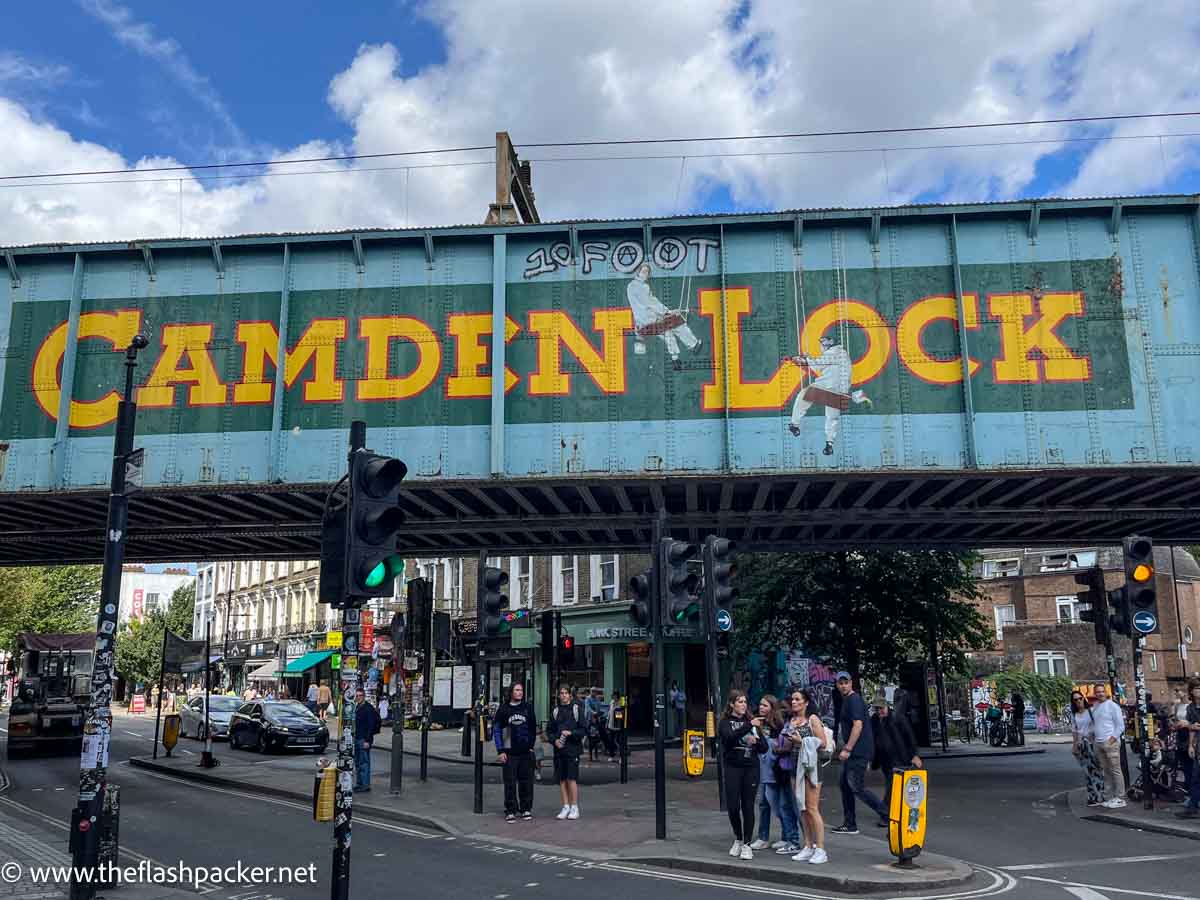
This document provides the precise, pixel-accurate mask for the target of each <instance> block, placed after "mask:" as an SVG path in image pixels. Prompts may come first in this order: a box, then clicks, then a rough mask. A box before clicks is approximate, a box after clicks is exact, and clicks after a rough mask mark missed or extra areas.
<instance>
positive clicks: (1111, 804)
mask: <svg viewBox="0 0 1200 900" xmlns="http://www.w3.org/2000/svg"><path fill="white" fill-rule="evenodd" d="M1104 805H1105V806H1107V807H1108V808H1109V809H1124V808H1125V801H1124V800H1122V799H1121V798H1120V797H1114V798H1113V799H1111V800H1109V801H1108V802H1107V803H1105V804H1104Z"/></svg>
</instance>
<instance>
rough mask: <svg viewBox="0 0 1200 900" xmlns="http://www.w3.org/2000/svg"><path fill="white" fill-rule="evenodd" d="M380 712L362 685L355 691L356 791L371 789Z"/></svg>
mask: <svg viewBox="0 0 1200 900" xmlns="http://www.w3.org/2000/svg"><path fill="white" fill-rule="evenodd" d="M379 729H380V721H379V713H378V712H377V711H376V709H375V707H374V706H372V705H371V704H370V703H368V702H367V694H366V691H364V690H363V689H362V688H361V687H360V688H358V689H357V690H356V691H355V692H354V791H355V793H358V792H361V791H369V790H370V789H371V745H372V744H374V743H375V735H377V734H379Z"/></svg>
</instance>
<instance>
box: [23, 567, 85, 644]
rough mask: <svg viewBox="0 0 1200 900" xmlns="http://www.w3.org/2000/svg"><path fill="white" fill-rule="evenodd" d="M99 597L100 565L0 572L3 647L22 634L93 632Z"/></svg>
mask: <svg viewBox="0 0 1200 900" xmlns="http://www.w3.org/2000/svg"><path fill="white" fill-rule="evenodd" d="M99 598H100V567H99V566H37V567H30V568H24V569H0V647H7V648H11V647H15V646H16V636H17V634H18V633H20V632H22V631H32V632H37V633H40V634H46V633H49V632H66V633H70V632H79V631H91V630H93V629H95V627H96V613H97V611H98V603H99Z"/></svg>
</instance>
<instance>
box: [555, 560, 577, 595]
mask: <svg viewBox="0 0 1200 900" xmlns="http://www.w3.org/2000/svg"><path fill="white" fill-rule="evenodd" d="M550 565H551V572H552V574H553V577H554V583H553V585H552V587H551V596H552V600H551V602H552V603H553V604H554V605H555V606H564V605H565V606H570V605H571V604H573V603H577V602H578V601H579V557H578V556H555V557H553V558H552V559H551V561H550Z"/></svg>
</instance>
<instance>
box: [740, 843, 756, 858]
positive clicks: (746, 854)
mask: <svg viewBox="0 0 1200 900" xmlns="http://www.w3.org/2000/svg"><path fill="white" fill-rule="evenodd" d="M741 857H742V859H746V860H750V859H754V851H753V850H751V849H750V845H749V844H742V852H741Z"/></svg>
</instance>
